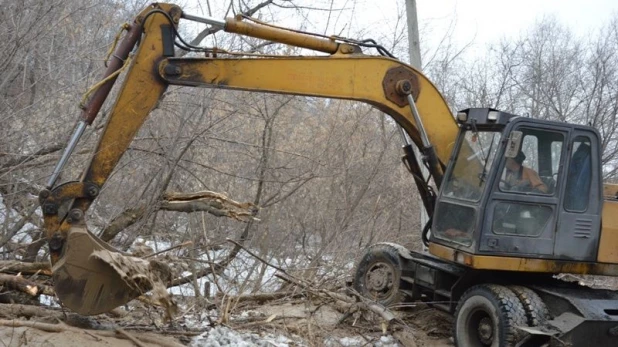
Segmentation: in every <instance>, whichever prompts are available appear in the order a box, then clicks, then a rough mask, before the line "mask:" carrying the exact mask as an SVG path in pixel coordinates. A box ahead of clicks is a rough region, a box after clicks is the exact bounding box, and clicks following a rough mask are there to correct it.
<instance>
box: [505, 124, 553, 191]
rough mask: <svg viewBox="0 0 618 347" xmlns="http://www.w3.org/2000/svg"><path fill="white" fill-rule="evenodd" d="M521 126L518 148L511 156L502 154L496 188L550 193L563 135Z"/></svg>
mask: <svg viewBox="0 0 618 347" xmlns="http://www.w3.org/2000/svg"><path fill="white" fill-rule="evenodd" d="M521 130H522V132H523V141H522V145H521V148H520V149H519V152H518V154H517V156H516V157H515V158H505V164H504V170H503V172H502V177H501V180H500V190H501V191H503V192H519V193H526V194H542V195H553V194H554V193H555V186H556V179H557V177H558V170H559V168H560V159H561V154H562V144H563V142H564V136H563V135H562V134H561V133H557V132H553V131H545V130H536V129H526V128H522V129H521Z"/></svg>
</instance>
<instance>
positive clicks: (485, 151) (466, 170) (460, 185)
mask: <svg viewBox="0 0 618 347" xmlns="http://www.w3.org/2000/svg"><path fill="white" fill-rule="evenodd" d="M501 137H502V136H501V133H499V132H493V131H467V132H466V134H465V139H464V143H463V144H462V146H461V148H460V150H459V153H458V154H457V157H456V158H455V167H454V168H453V171H452V172H451V174H450V177H448V178H447V180H446V184H445V185H444V196H447V197H452V198H455V199H461V200H468V201H479V200H480V198H481V195H482V193H483V190H484V189H485V184H486V182H487V172H488V170H489V169H490V168H491V165H492V164H493V162H494V159H495V157H496V152H497V151H498V147H499V144H500V139H501Z"/></svg>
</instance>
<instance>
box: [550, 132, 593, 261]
mask: <svg viewBox="0 0 618 347" xmlns="http://www.w3.org/2000/svg"><path fill="white" fill-rule="evenodd" d="M571 137H572V140H571V141H570V143H569V155H568V161H567V164H566V177H565V182H564V188H563V192H564V194H563V196H564V198H563V199H562V204H561V206H560V209H559V216H560V217H559V221H558V229H557V231H556V243H555V247H554V255H555V257H556V258H557V259H564V260H581V261H594V260H595V259H596V258H597V250H598V245H599V237H600V230H601V207H602V204H603V196H602V191H601V189H602V187H601V182H602V180H601V164H600V159H599V158H600V157H601V156H600V154H599V144H598V136H597V134H596V133H595V132H593V131H590V130H587V129H575V131H574V132H573V135H572V136H571Z"/></svg>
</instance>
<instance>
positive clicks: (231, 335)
mask: <svg viewBox="0 0 618 347" xmlns="http://www.w3.org/2000/svg"><path fill="white" fill-rule="evenodd" d="M304 345H305V344H299V343H298V342H297V341H292V340H290V339H289V338H287V337H285V336H282V335H272V334H264V335H262V336H260V335H258V334H254V333H241V332H238V331H235V330H232V329H230V328H227V327H223V326H218V327H215V328H212V329H210V330H209V331H207V332H205V333H203V334H202V335H200V336H198V337H196V338H195V339H194V340H193V342H192V343H191V346H192V347H228V346H230V347H231V346H237V347H254V346H257V347H273V346H275V347H289V346H304Z"/></svg>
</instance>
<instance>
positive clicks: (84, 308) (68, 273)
mask: <svg viewBox="0 0 618 347" xmlns="http://www.w3.org/2000/svg"><path fill="white" fill-rule="evenodd" d="M125 257H126V258H127V259H131V258H132V257H128V256H126V255H125V254H123V253H121V252H119V251H117V250H115V249H114V248H113V247H111V246H109V245H108V244H107V243H105V242H103V241H101V240H100V239H99V238H97V237H96V236H95V235H93V234H92V233H91V232H90V231H88V230H87V228H86V226H85V225H78V226H71V228H70V229H69V232H68V235H67V238H66V243H65V247H64V250H63V254H62V255H61V257H60V258H59V259H58V261H57V262H56V263H55V264H54V265H53V266H52V272H53V280H54V289H55V291H56V295H57V296H58V298H59V299H60V301H61V302H62V304H63V305H64V306H66V307H68V308H69V309H71V310H73V311H75V312H77V313H79V314H82V315H95V314H99V313H104V312H108V311H110V310H112V309H114V308H116V307H118V306H121V305H124V304H125V303H127V302H129V301H130V300H132V299H134V298H136V297H138V296H139V295H141V294H143V293H144V292H146V291H148V290H149V289H150V287H151V283H149V282H148V281H145V282H143V281H140V282H139V283H138V282H136V281H133V280H132V279H131V278H132V275H134V274H132V273H130V272H131V271H122V269H119V268H118V267H117V266H115V264H114V262H113V261H110V259H122V258H125ZM133 259H136V260H138V261H142V262H145V263H146V264H148V262H146V261H144V260H141V259H139V258H133ZM124 268H125V269H127V268H133V269H134V267H131V266H128V267H124Z"/></svg>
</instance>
